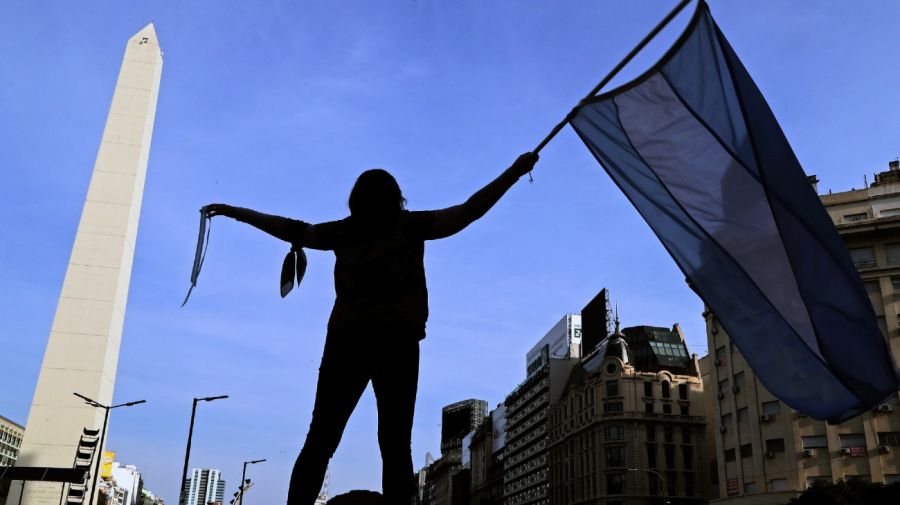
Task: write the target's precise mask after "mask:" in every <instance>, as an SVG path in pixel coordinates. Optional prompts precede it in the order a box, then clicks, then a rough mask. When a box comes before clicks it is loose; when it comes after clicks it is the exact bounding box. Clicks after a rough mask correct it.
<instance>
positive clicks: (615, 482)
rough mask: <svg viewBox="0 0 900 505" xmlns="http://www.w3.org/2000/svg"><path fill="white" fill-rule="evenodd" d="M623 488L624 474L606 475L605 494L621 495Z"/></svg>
mask: <svg viewBox="0 0 900 505" xmlns="http://www.w3.org/2000/svg"><path fill="white" fill-rule="evenodd" d="M624 487H625V474H624V473H622V472H616V473H608V474H606V492H607V493H608V494H622V489H623V488H624Z"/></svg>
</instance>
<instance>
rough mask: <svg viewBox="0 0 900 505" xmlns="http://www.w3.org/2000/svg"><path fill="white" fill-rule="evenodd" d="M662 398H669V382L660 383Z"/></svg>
mask: <svg viewBox="0 0 900 505" xmlns="http://www.w3.org/2000/svg"><path fill="white" fill-rule="evenodd" d="M662 397H663V398H670V397H671V392H670V391H669V381H662Z"/></svg>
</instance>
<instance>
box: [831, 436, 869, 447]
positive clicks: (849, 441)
mask: <svg viewBox="0 0 900 505" xmlns="http://www.w3.org/2000/svg"><path fill="white" fill-rule="evenodd" d="M838 438H840V440H841V447H852V446H857V445H861V446H863V447H865V445H866V436H865V435H864V434H862V433H847V434H844V435H838Z"/></svg>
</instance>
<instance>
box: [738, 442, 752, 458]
mask: <svg viewBox="0 0 900 505" xmlns="http://www.w3.org/2000/svg"><path fill="white" fill-rule="evenodd" d="M741 457H742V458H750V457H753V446H752V445H751V444H744V445H742V446H741Z"/></svg>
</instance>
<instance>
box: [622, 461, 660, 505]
mask: <svg viewBox="0 0 900 505" xmlns="http://www.w3.org/2000/svg"><path fill="white" fill-rule="evenodd" d="M626 470H628V471H629V472H648V473H652V474H653V475H656V476H657V477H658V478H659V481H660V482H662V499H663V505H666V504H667V503H669V500H667V499H666V479H664V478H663V476H662V474H660V473H659V472H657V471H655V470H648V469H646V468H626Z"/></svg>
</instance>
